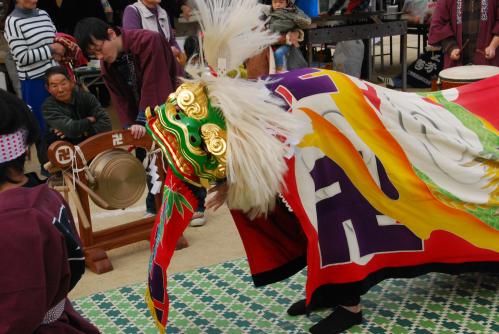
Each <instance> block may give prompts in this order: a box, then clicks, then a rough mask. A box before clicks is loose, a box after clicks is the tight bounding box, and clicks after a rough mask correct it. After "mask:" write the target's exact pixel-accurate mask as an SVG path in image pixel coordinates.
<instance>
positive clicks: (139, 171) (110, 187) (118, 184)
mask: <svg viewBox="0 0 499 334" xmlns="http://www.w3.org/2000/svg"><path fill="white" fill-rule="evenodd" d="M90 172H91V173H92V175H93V176H94V177H95V184H94V187H93V190H94V191H95V192H96V193H97V194H98V195H99V196H100V197H102V198H103V199H104V200H105V201H106V202H107V203H108V204H109V205H110V206H111V207H113V208H115V209H125V208H127V207H129V206H131V205H133V204H134V203H135V202H137V201H138V200H139V199H140V198H141V197H142V195H143V194H144V190H145V187H146V172H145V169H144V167H143V166H142V163H141V162H140V161H139V160H138V159H137V158H135V157H134V156H133V155H132V154H130V153H129V152H127V151H125V150H121V149H116V148H114V149H110V150H106V151H104V152H101V153H100V154H99V155H97V156H96V157H95V158H94V160H93V161H92V163H91V164H90ZM95 204H97V205H99V204H98V203H95Z"/></svg>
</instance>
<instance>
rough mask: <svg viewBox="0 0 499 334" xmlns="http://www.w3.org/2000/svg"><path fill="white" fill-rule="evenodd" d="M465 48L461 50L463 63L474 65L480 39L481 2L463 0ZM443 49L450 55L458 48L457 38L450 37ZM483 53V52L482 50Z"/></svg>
mask: <svg viewBox="0 0 499 334" xmlns="http://www.w3.org/2000/svg"><path fill="white" fill-rule="evenodd" d="M462 8H463V12H462V18H463V39H462V40H463V46H464V49H462V50H461V61H462V64H463V65H467V64H471V63H473V58H474V57H475V52H477V50H476V42H477V39H478V30H479V26H480V9H481V1H480V0H463V7H462ZM442 47H443V49H444V51H445V52H448V53H450V52H451V51H452V50H453V49H455V48H458V47H459V46H458V45H457V41H456V38H455V37H450V38H447V39H445V40H443V41H442ZM481 51H483V50H481Z"/></svg>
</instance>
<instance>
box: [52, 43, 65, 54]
mask: <svg viewBox="0 0 499 334" xmlns="http://www.w3.org/2000/svg"><path fill="white" fill-rule="evenodd" d="M49 47H50V50H51V51H52V55H54V54H56V55H58V56H61V57H62V56H64V54H65V53H66V48H65V47H64V45H62V44H61V43H52V44H50V45H49Z"/></svg>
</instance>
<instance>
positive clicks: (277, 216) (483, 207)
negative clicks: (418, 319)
mask: <svg viewBox="0 0 499 334" xmlns="http://www.w3.org/2000/svg"><path fill="white" fill-rule="evenodd" d="M197 5H198V8H199V10H200V24H201V28H202V30H203V34H204V38H203V44H204V47H203V51H204V55H203V56H204V59H205V60H206V62H207V64H208V65H209V66H210V67H211V68H212V69H214V71H215V72H216V73H215V75H210V74H208V73H206V71H204V69H203V66H202V64H201V65H200V67H199V68H196V67H191V68H190V70H189V72H190V73H191V74H192V75H193V77H194V79H192V80H186V81H184V83H183V84H182V85H180V86H179V87H178V89H177V91H176V92H175V93H174V94H172V95H171V96H170V97H169V99H168V101H166V103H165V104H164V105H162V106H158V107H156V108H155V109H154V112H152V111H151V110H149V111H148V113H147V117H148V121H147V130H148V133H149V134H150V135H151V136H152V137H153V138H154V140H155V141H156V142H157V143H158V144H159V145H160V147H161V148H162V151H163V153H164V156H165V157H166V159H167V160H168V162H169V166H170V168H169V171H168V173H167V176H166V179H165V184H164V195H163V205H162V209H161V213H160V214H159V215H158V218H157V221H156V224H155V227H154V229H153V234H152V237H151V252H152V254H151V260H150V264H149V277H148V280H149V286H148V292H147V299H148V303H149V306H150V309H151V312H152V314H153V316H154V318H155V320H156V323H157V325H158V327H159V328H160V330H161V331H164V330H165V328H166V322H167V317H168V296H167V289H166V286H167V267H168V265H169V263H170V259H171V256H172V255H173V251H174V249H175V245H176V241H177V239H178V238H179V237H180V235H181V234H182V232H183V231H184V229H185V228H186V227H187V225H188V223H189V220H190V218H191V216H192V214H193V210H194V208H196V205H197V203H196V199H195V197H194V196H193V194H192V193H191V191H190V190H189V187H187V186H186V185H185V184H184V182H187V183H190V184H194V185H197V186H199V185H202V184H208V183H215V182H227V185H228V198H227V205H228V206H229V208H230V209H231V213H232V216H233V218H234V221H235V223H236V225H237V228H238V231H239V233H240V235H241V238H242V240H243V243H244V246H245V250H246V253H247V256H248V262H249V265H250V269H251V274H252V277H253V280H254V282H255V285H257V286H259V285H264V284H269V283H272V282H276V281H278V280H281V279H284V278H287V277H289V276H291V275H293V274H294V273H296V272H297V271H299V270H301V269H302V268H303V267H304V266H308V277H307V284H306V292H307V293H306V295H307V303H308V304H309V306H310V305H311V304H313V303H314V299H315V296H316V293H317V291H318V289H319V288H320V290H321V294H324V293H326V294H327V295H328V296H329V298H331V299H334V298H338V297H339V296H342V295H346V294H357V295H358V294H363V293H365V292H366V291H367V290H368V289H369V288H370V287H372V286H373V285H375V284H377V283H378V282H380V281H381V280H383V279H385V278H389V277H413V276H416V275H420V274H424V273H427V272H429V271H441V272H449V273H457V272H462V271H499V262H498V261H499V253H498V252H499V231H498V229H499V220H498V218H497V217H498V194H499V177H498V176H499V169H498V156H499V151H498V147H499V136H498V131H497V127H498V125H499V117H498V115H499V105H498V104H491V103H490V101H492V100H493V99H494V98H495V97H496V96H497V94H498V92H499V77H494V78H491V79H488V80H485V81H481V82H479V83H475V84H471V85H467V86H463V87H460V88H457V89H450V90H447V91H441V92H434V93H425V94H416V93H404V92H397V91H392V90H389V89H386V88H383V87H378V86H376V85H373V84H371V83H369V82H364V81H361V80H358V79H355V78H352V77H349V76H347V75H344V74H342V73H338V72H333V71H326V70H321V69H312V68H309V69H301V70H296V71H292V72H288V73H283V74H279V75H273V76H270V77H269V78H267V79H265V80H259V81H247V80H243V79H240V78H230V77H227V76H226V75H224V74H225V73H228V72H229V71H231V70H234V69H237V68H238V67H239V65H240V64H242V63H243V61H244V60H245V59H247V58H249V57H250V56H252V55H254V54H256V53H258V52H261V50H262V49H263V48H265V47H267V46H268V45H270V44H272V43H273V42H274V41H275V40H276V37H275V36H272V35H269V34H268V33H267V32H265V31H264V29H263V22H260V21H259V16H260V10H259V8H258V4H257V0H210V1H197Z"/></svg>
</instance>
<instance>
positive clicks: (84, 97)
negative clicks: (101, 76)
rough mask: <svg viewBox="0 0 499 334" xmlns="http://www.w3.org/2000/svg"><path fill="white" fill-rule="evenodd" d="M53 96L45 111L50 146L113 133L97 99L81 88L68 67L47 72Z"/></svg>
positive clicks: (48, 88) (46, 101)
mask: <svg viewBox="0 0 499 334" xmlns="http://www.w3.org/2000/svg"><path fill="white" fill-rule="evenodd" d="M45 83H46V87H47V90H48V91H49V93H50V96H49V97H48V98H47V99H46V100H45V102H44V104H43V107H42V110H43V116H44V117H45V122H46V123H47V128H48V131H47V134H46V136H47V145H50V144H51V143H52V142H54V141H56V140H59V139H64V140H67V141H69V142H71V143H72V144H75V145H76V144H79V143H80V142H82V141H83V140H85V139H87V138H88V137H91V136H93V135H95V134H97V133H100V132H106V131H110V130H111V120H110V119H109V116H108V115H107V113H106V111H105V110H104V109H103V108H102V106H101V105H100V103H99V101H98V100H97V98H96V97H95V96H94V95H92V94H90V93H88V92H85V91H83V90H82V89H79V87H77V86H76V85H75V82H74V81H73V80H72V79H71V77H70V76H69V74H68V72H67V71H66V69H65V68H64V67H61V66H54V67H51V68H49V69H48V70H47V71H46V73H45Z"/></svg>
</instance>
